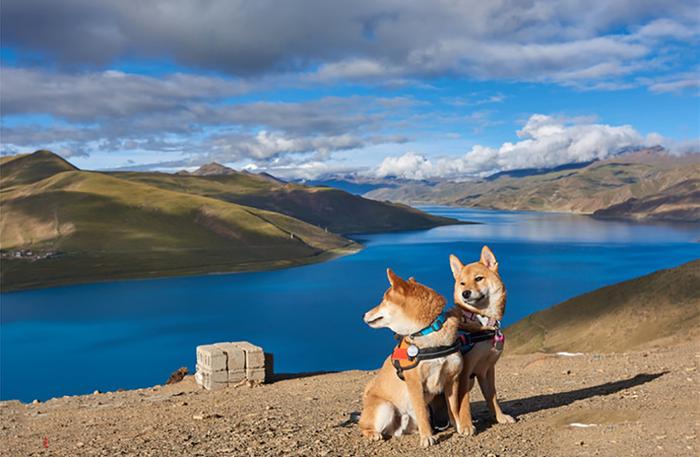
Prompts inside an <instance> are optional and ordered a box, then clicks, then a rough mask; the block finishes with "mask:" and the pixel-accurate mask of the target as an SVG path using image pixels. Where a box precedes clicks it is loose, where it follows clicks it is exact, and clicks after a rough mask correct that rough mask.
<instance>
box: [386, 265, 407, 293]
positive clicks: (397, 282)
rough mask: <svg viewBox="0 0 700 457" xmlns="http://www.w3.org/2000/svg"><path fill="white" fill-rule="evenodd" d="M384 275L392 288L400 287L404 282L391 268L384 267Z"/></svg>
mask: <svg viewBox="0 0 700 457" xmlns="http://www.w3.org/2000/svg"><path fill="white" fill-rule="evenodd" d="M386 277H387V278H388V279H389V284H391V287H393V288H394V289H400V288H402V287H403V286H404V285H405V284H406V281H404V280H403V279H401V278H400V277H399V275H397V274H396V273H394V272H393V271H392V270H391V268H387V269H386Z"/></svg>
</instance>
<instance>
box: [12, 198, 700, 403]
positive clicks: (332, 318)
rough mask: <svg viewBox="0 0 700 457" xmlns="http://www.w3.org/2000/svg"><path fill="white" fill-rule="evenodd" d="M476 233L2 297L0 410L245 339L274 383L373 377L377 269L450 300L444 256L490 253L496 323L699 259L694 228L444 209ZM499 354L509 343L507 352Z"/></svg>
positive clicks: (143, 381) (86, 389)
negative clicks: (496, 277)
mask: <svg viewBox="0 0 700 457" xmlns="http://www.w3.org/2000/svg"><path fill="white" fill-rule="evenodd" d="M422 209H424V210H427V211H429V212H432V213H435V214H441V215H447V216H451V217H455V218H458V219H461V220H469V221H476V222H481V223H482V224H480V225H457V226H448V227H439V228H435V229H432V230H424V231H415V232H401V233H390V234H389V233H385V234H373V235H364V236H357V237H356V239H358V240H359V241H361V242H362V243H363V244H364V245H365V249H364V250H363V251H361V252H359V253H357V254H354V255H350V256H345V257H341V258H338V259H335V260H332V261H329V262H325V263H321V264H315V265H309V266H304V267H297V268H290V269H285V270H276V271H268V272H260V273H239V274H222V275H209V276H198V277H179V278H169V279H156V280H135V281H115V282H107V283H99V284H87V285H77V286H65V287H55V288H50V289H40V290H32V291H23V292H11V293H5V294H0V323H1V327H0V398H2V399H3V400H5V399H20V400H23V401H31V400H32V399H34V398H38V399H41V400H43V399H47V398H49V397H54V396H61V395H73V394H84V393H90V392H92V391H94V390H96V389H99V390H101V391H109V390H116V389H118V388H136V387H145V386H150V385H154V384H161V383H163V382H164V381H165V380H166V379H167V377H168V375H169V374H170V373H171V372H172V371H174V370H176V369H177V368H179V367H181V366H188V367H189V368H190V370H192V369H193V368H194V363H195V357H194V355H195V347H196V346H197V345H199V344H205V343H211V342H217V341H235V340H248V341H251V342H253V343H255V344H258V345H260V346H263V347H264V349H265V350H266V351H267V352H272V353H273V354H274V356H275V371H276V372H278V373H294V372H308V371H333V370H345V369H374V368H377V367H378V366H379V365H380V364H381V361H382V360H383V359H384V358H385V357H386V356H387V354H388V353H389V352H390V351H391V348H392V345H393V338H392V335H391V333H390V331H389V330H372V329H370V328H369V327H367V326H366V325H365V324H364V323H363V322H362V315H363V313H364V312H365V311H367V310H368V309H369V308H371V307H373V306H375V305H376V304H377V303H378V302H379V301H380V300H381V297H382V294H383V293H384V290H385V289H386V287H387V281H386V274H385V269H386V268H387V267H392V268H393V269H394V271H396V272H397V273H398V274H400V275H402V276H404V277H408V276H414V277H415V278H416V279H417V280H418V281H420V282H422V283H425V284H427V285H429V286H431V287H433V288H434V289H436V290H437V291H439V292H440V293H442V294H444V295H446V296H447V297H448V298H449V299H450V302H451V296H452V274H451V273H450V268H449V262H448V256H449V254H450V253H454V254H456V255H458V256H459V257H460V258H461V259H462V261H464V262H469V261H475V260H477V259H478V256H479V252H480V250H481V246H482V245H483V244H488V245H489V246H490V247H491V249H492V250H493V251H494V253H495V255H496V257H497V258H498V261H499V263H500V271H501V275H502V277H503V279H504V281H505V283H506V286H507V288H508V304H507V308H506V317H505V322H504V323H505V324H506V325H507V324H509V323H513V322H515V321H516V320H518V319H520V318H522V317H524V316H526V315H528V314H530V313H532V312H535V311H537V310H540V309H544V308H547V307H549V306H551V305H553V304H556V303H558V302H560V301H563V300H565V299H567V298H571V297H573V296H576V295H578V294H581V293H583V292H587V291H591V290H593V289H596V288H599V287H601V286H605V285H609V284H613V283H616V282H619V281H622V280H625V279H630V278H634V277H637V276H640V275H643V274H646V273H650V272H652V271H655V270H658V269H661V268H668V267H672V266H676V265H679V264H681V263H684V262H687V261H690V260H693V259H697V258H700V244H699V243H698V238H699V237H700V226H699V225H678V224H674V225H668V224H633V223H627V222H613V221H599V220H594V219H592V218H588V217H585V216H574V215H566V214H542V213H527V212H504V211H486V210H472V209H457V208H445V207H423V208H422ZM506 351H507V341H506Z"/></svg>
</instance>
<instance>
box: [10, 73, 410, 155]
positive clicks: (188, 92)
mask: <svg viewBox="0 0 700 457" xmlns="http://www.w3.org/2000/svg"><path fill="white" fill-rule="evenodd" d="M1 75H2V82H3V84H2V85H0V97H1V98H2V108H3V113H2V114H3V118H4V119H7V118H8V117H9V118H11V119H12V122H9V123H7V122H5V123H4V125H3V126H2V137H3V152H4V153H12V152H13V151H18V150H30V149H38V148H52V149H54V150H57V151H58V150H60V151H63V153H64V155H66V156H86V155H88V154H89V152H90V151H104V152H111V153H118V152H120V151H125V150H132V151H133V150H147V151H152V152H158V151H160V152H169V153H173V152H174V153H182V154H185V153H186V154H190V155H192V156H193V160H194V161H196V162H201V161H203V160H208V158H211V157H215V158H216V160H225V161H235V160H240V159H243V158H251V159H255V160H258V161H268V160H270V159H272V158H277V157H279V156H280V155H283V154H305V153H314V154H317V155H318V157H321V156H323V157H325V158H328V157H330V156H331V155H332V153H333V152H335V151H345V150H349V149H355V148H360V147H364V146H366V145H374V144H381V143H402V142H405V141H406V138H405V137H404V136H402V135H396V134H381V133H380V132H379V130H380V128H381V125H382V124H383V122H384V120H385V119H386V118H387V116H389V115H394V114H396V113H397V112H399V110H401V109H405V108H406V107H409V106H410V104H411V100H409V99H407V98H405V97H396V98H372V99H371V103H370V99H368V98H367V97H361V96H349V97H323V98H319V99H314V100H308V101H303V102H247V103H236V102H235V101H231V102H222V100H227V99H231V98H232V97H233V98H234V99H235V96H236V95H240V94H242V93H245V92H246V91H248V90H250V87H251V86H250V84H249V83H245V82H240V81H236V80H232V79H229V78H223V77H217V76H196V75H188V74H172V75H166V76H163V77H152V76H144V75H138V74H130V73H124V72H116V71H104V72H91V73H79V74H55V73H53V72H50V71H46V70H39V69H31V70H30V69H18V68H11V67H10V68H3V69H2V70H1ZM34 115H41V116H48V117H49V118H51V122H50V123H46V122H44V123H43V124H42V125H38V124H36V123H29V124H28V123H27V121H26V119H29V120H30V121H29V122H32V121H31V120H32V119H33V118H32V117H31V116H34Z"/></svg>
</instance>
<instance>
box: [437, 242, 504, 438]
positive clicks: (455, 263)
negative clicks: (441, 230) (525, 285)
mask: <svg viewBox="0 0 700 457" xmlns="http://www.w3.org/2000/svg"><path fill="white" fill-rule="evenodd" d="M450 267H451V269H452V274H453V275H454V279H455V286H454V300H455V304H456V305H457V306H458V307H459V309H460V310H461V320H460V330H463V332H460V336H461V338H462V340H463V345H464V346H463V349H462V352H463V354H464V367H463V369H462V374H461V376H460V387H459V398H460V402H459V403H460V406H459V421H458V422H457V423H455V426H456V428H457V431H458V432H459V433H461V434H465V435H473V434H474V433H475V432H476V429H475V427H474V425H473V424H472V415H471V408H470V405H469V392H470V391H471V389H472V387H473V386H474V377H476V379H477V380H478V381H479V387H480V388H481V392H482V393H483V394H484V399H485V400H486V404H487V405H488V407H489V409H490V410H491V412H492V413H493V414H494V415H495V416H496V421H497V422H498V423H499V424H506V423H513V422H515V420H514V419H513V418H512V417H511V416H509V415H507V414H504V413H503V411H501V407H500V406H499V405H498V401H497V400H496V369H495V366H496V362H497V361H498V359H499V357H500V356H501V353H502V352H503V342H504V336H503V334H502V333H501V330H500V325H501V318H502V317H503V313H504V312H505V305H506V288H505V286H504V285H503V281H502V280H501V277H500V276H499V274H498V262H496V257H495V256H494V255H493V252H491V249H489V248H488V246H484V247H483V249H482V250H481V259H480V260H479V261H478V262H474V263H470V264H469V265H463V264H462V262H460V260H459V259H458V258H457V257H456V256H454V255H451V256H450Z"/></svg>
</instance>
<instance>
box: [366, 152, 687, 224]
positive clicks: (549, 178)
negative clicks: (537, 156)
mask: <svg viewBox="0 0 700 457" xmlns="http://www.w3.org/2000/svg"><path fill="white" fill-rule="evenodd" d="M697 176H700V154H691V155H688V156H683V157H674V156H670V155H667V154H663V153H659V152H658V151H656V150H653V151H638V152H634V153H629V154H624V155H621V156H616V157H614V158H611V159H608V160H603V161H596V162H593V163H590V164H587V165H585V166H583V167H581V168H571V167H568V168H562V167H559V168H558V169H554V170H550V171H548V172H538V173H536V174H531V173H527V174H524V175H523V176H519V175H518V176H510V175H501V176H497V177H495V179H494V178H491V179H482V180H473V181H467V182H440V183H437V184H432V183H424V182H421V183H414V184H407V185H402V186H399V187H396V188H384V189H377V190H374V191H371V192H369V193H368V194H366V196H367V197H369V198H375V199H378V200H390V201H398V202H404V203H409V204H447V205H455V206H464V207H480V208H490V209H504V210H531V211H558V212H573V213H581V214H592V213H594V212H596V211H598V210H602V209H605V208H609V207H611V206H614V205H618V204H621V203H625V202H627V201H629V200H630V199H645V198H647V197H652V196H654V195H655V194H660V193H663V192H664V191H666V190H669V192H670V189H671V188H673V187H674V186H676V185H680V184H681V183H683V182H685V181H688V180H691V179H693V178H696V177H697ZM676 191H680V192H685V193H683V194H682V195H676V197H682V198H681V199H679V200H678V203H677V204H676V207H675V209H674V212H672V213H668V214H666V213H665V212H664V211H661V212H658V213H656V214H654V215H650V216H653V217H654V218H657V219H663V218H665V217H666V216H669V217H671V218H676V219H677V218H683V219H685V220H687V219H688V218H689V217H692V215H693V214H694V211H693V209H692V208H693V207H695V206H697V198H696V194H695V193H693V191H692V186H688V185H683V186H679V187H677V188H676ZM665 195H666V196H668V195H667V194H665ZM681 202H685V203H681ZM686 204H687V205H689V206H686ZM682 213H688V215H682ZM619 214H620V215H621V217H623V216H624V212H623V211H619ZM635 216H638V217H646V214H644V213H643V212H640V213H637V214H636V215H635ZM695 220H697V219H695Z"/></svg>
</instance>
